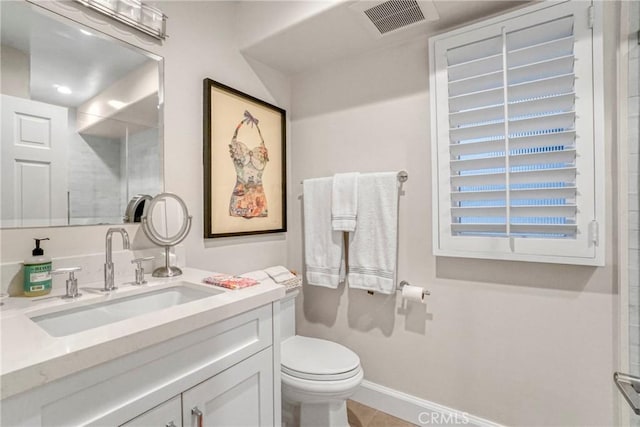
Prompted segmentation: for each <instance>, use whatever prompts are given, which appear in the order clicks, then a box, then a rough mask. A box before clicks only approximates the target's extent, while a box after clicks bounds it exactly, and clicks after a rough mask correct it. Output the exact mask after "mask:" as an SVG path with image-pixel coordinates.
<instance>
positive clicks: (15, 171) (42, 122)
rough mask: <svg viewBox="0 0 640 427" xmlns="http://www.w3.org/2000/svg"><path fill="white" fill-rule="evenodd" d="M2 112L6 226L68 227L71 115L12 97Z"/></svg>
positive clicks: (3, 216) (3, 221) (0, 215)
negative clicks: (68, 138) (68, 167)
mask: <svg viewBox="0 0 640 427" xmlns="http://www.w3.org/2000/svg"><path fill="white" fill-rule="evenodd" d="M0 108H1V109H2V114H1V122H0V125H1V127H2V140H1V141H0V142H1V145H2V170H1V180H2V184H1V185H2V205H1V208H0V212H1V213H0V219H1V223H0V225H2V226H3V227H29V226H45V225H64V224H66V223H67V137H68V134H67V132H68V130H67V123H68V116H67V114H68V112H67V109H66V108H64V107H59V106H57V105H51V104H45V103H43V102H38V101H31V100H28V99H22V98H17V97H15V96H9V95H2V103H1V104H0Z"/></svg>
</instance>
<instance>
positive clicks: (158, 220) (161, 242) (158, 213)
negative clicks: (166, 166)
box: [142, 193, 191, 277]
mask: <svg viewBox="0 0 640 427" xmlns="http://www.w3.org/2000/svg"><path fill="white" fill-rule="evenodd" d="M142 230H143V231H144V234H146V235H147V237H148V238H149V240H151V241H152V242H153V243H155V244H156V245H158V246H164V247H165V261H166V265H165V267H161V268H158V269H156V270H155V271H154V272H153V276H154V277H171V276H178V275H180V274H182V271H181V270H180V269H179V268H178V267H172V266H171V265H170V264H169V262H170V258H169V255H170V249H171V246H174V245H177V244H178V243H180V242H182V241H183V240H184V239H185V238H186V237H187V234H189V231H190V230H191V216H190V215H189V211H188V210H187V205H186V204H185V203H184V201H183V200H182V199H181V198H180V197H178V196H176V195H175V194H173V193H160V194H158V195H157V196H156V197H154V198H153V199H151V201H150V202H147V203H145V205H144V214H143V215H142Z"/></svg>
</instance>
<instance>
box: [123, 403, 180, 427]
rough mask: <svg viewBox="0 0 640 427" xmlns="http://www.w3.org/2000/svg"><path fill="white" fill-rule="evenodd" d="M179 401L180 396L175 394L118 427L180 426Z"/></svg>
mask: <svg viewBox="0 0 640 427" xmlns="http://www.w3.org/2000/svg"><path fill="white" fill-rule="evenodd" d="M181 403H182V402H181V400H180V396H176V397H174V398H173V399H170V400H167V401H166V402H164V403H162V404H160V405H158V406H156V407H155V408H153V409H151V410H149V411H147V412H145V413H144V414H142V415H139V416H137V417H135V418H134V419H132V420H130V421H127V422H126V423H124V424H122V425H121V426H120V427H182V405H181Z"/></svg>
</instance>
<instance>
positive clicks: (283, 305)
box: [280, 289, 300, 341]
mask: <svg viewBox="0 0 640 427" xmlns="http://www.w3.org/2000/svg"><path fill="white" fill-rule="evenodd" d="M299 292H300V291H299V290H297V289H296V290H293V291H290V292H287V294H286V295H285V297H284V298H283V299H282V300H281V301H280V336H281V339H282V340H283V341H284V340H285V339H287V338H289V337H292V336H294V335H295V334H296V297H297V296H298V293H299Z"/></svg>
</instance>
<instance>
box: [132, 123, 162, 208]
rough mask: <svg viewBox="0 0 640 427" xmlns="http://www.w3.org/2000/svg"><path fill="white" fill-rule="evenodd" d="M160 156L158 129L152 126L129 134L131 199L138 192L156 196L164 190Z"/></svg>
mask: <svg viewBox="0 0 640 427" xmlns="http://www.w3.org/2000/svg"><path fill="white" fill-rule="evenodd" d="M160 156H161V153H160V149H159V147H158V129H153V128H152V129H148V130H145V131H142V132H137V133H134V134H132V135H130V136H129V144H128V157H129V159H128V178H129V181H128V182H129V188H128V191H127V193H128V194H127V196H128V198H129V199H131V197H133V196H135V195H136V194H148V195H150V196H155V195H156V194H158V193H160V192H161V191H162V184H161V183H162V176H161V173H162V172H161V171H162V167H161V163H160Z"/></svg>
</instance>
